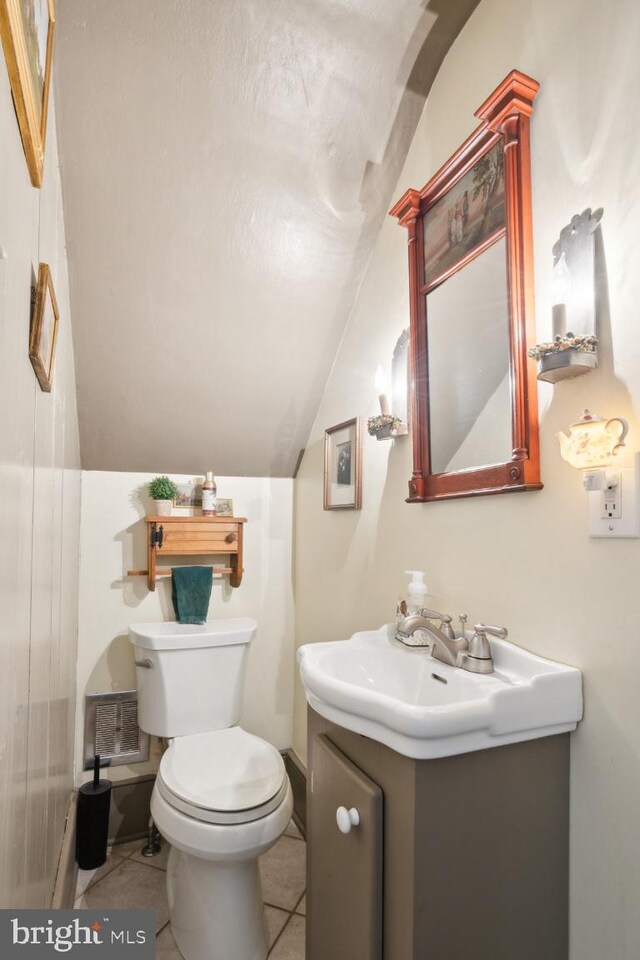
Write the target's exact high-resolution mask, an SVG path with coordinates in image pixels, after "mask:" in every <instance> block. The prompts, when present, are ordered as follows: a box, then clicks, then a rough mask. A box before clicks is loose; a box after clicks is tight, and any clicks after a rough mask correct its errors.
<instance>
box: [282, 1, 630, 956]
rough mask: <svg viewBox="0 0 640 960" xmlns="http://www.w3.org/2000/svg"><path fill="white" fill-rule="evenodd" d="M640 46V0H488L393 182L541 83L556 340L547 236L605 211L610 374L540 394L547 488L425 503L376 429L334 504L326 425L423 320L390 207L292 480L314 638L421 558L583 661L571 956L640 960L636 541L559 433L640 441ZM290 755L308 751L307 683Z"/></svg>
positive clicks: (508, 620) (514, 628)
mask: <svg viewBox="0 0 640 960" xmlns="http://www.w3.org/2000/svg"><path fill="white" fill-rule="evenodd" d="M639 41H640V18H639V17H638V11H637V5H636V3H635V2H634V0H618V2H617V3H615V4H608V5H605V6H603V5H601V4H599V3H596V2H595V0H567V2H564V3H561V4H560V3H557V2H556V0H522V2H520V3H517V4H514V3H513V2H512V0H482V2H481V3H480V6H479V7H478V9H477V10H476V12H475V13H474V14H473V15H472V17H471V19H470V21H469V22H468V24H467V25H466V26H465V28H464V29H463V31H462V33H461V35H460V37H459V38H458V40H457V41H456V43H455V44H454V46H453V48H452V50H451V51H450V53H449V54H448V56H447V58H446V60H445V62H444V64H443V66H442V68H441V70H440V73H439V75H438V77H437V79H436V82H435V84H434V86H433V89H432V92H431V95H430V97H429V99H428V101H427V105H426V108H425V111H424V114H423V116H422V119H421V122H420V124H419V127H418V130H417V133H416V137H415V140H414V143H413V146H412V148H411V151H410V154H409V156H408V159H407V162H406V165H405V168H404V171H403V173H402V176H401V178H400V181H399V183H398V187H397V190H396V196H400V195H401V194H402V192H403V191H404V190H405V189H406V188H407V187H410V186H411V187H418V188H419V187H421V186H422V184H423V183H424V182H425V181H426V179H427V178H428V177H429V176H430V175H431V174H432V173H433V172H434V171H435V170H436V169H437V168H438V166H439V165H440V164H441V163H442V162H443V161H444V160H446V159H447V157H448V156H449V155H450V154H451V153H452V152H453V150H454V149H455V148H456V147H457V146H458V144H459V143H460V142H461V141H462V140H463V138H464V137H465V136H467V134H468V133H470V132H471V130H472V129H473V128H474V125H475V123H474V118H473V111H474V110H475V109H476V108H477V107H478V106H479V104H480V102H481V101H482V99H483V98H484V97H485V96H486V95H488V94H489V93H490V92H491V90H492V89H493V88H494V87H495V85H496V84H497V83H498V82H499V81H500V80H501V79H502V78H503V77H504V76H505V74H506V73H507V72H508V71H509V70H511V69H512V68H514V67H517V68H519V69H521V70H523V71H525V72H526V73H529V74H531V75H532V76H534V77H535V78H536V79H538V80H539V81H540V83H541V84H542V88H541V92H540V94H539V98H538V100H537V103H536V112H535V115H534V119H533V131H532V136H533V190H534V197H533V207H534V234H535V262H536V298H537V318H538V321H537V323H538V334H539V338H540V339H543V338H546V337H548V336H549V335H550V333H551V316H550V296H551V267H552V259H551V246H552V244H553V243H554V241H555V239H556V238H557V235H558V233H559V231H560V229H561V227H562V226H563V225H564V224H565V223H566V222H567V221H568V219H569V218H570V217H571V216H572V215H573V214H574V213H576V212H579V211H581V210H583V209H584V208H585V207H587V206H591V207H598V206H601V205H602V206H604V211H605V213H604V220H603V241H604V252H605V256H606V275H605V276H603V277H602V278H601V289H600V331H599V332H600V336H601V339H602V358H603V362H602V365H601V368H600V369H599V370H598V371H597V372H596V373H593V374H590V375H589V376H587V377H583V378H581V379H578V380H576V381H573V382H567V383H563V384H560V385H559V386H557V387H556V388H555V390H552V389H551V388H549V387H546V388H545V389H544V390H541V391H540V399H541V415H542V427H541V444H542V474H543V479H544V482H545V488H544V490H543V491H542V492H539V493H532V494H518V495H514V496H512V497H510V496H503V497H486V498H481V499H469V500H465V501H461V502H454V501H449V502H444V503H438V504H423V505H418V504H416V505H408V504H406V503H405V502H404V497H405V496H406V490H407V487H406V481H407V479H408V477H409V475H410V472H411V462H410V444H409V441H408V440H398V441H396V442H395V443H394V444H390V443H377V442H376V441H375V440H373V439H370V438H368V437H367V436H365V439H364V487H363V509H362V510H361V511H360V512H344V513H342V512H334V513H324V512H323V510H322V437H323V430H324V428H325V427H327V426H330V425H331V424H334V423H338V422H340V421H341V420H344V419H346V418H348V417H352V416H354V415H356V414H360V415H363V416H365V415H368V414H372V413H373V412H375V410H376V396H375V393H376V392H375V389H374V376H375V371H376V367H377V365H378V364H380V363H381V364H385V363H388V362H389V358H390V357H391V353H392V350H393V345H394V342H395V340H396V338H397V337H398V335H399V333H400V331H401V330H402V328H403V326H405V325H406V322H407V317H408V298H407V265H406V233H405V231H404V230H402V229H401V228H399V227H398V226H397V225H396V224H395V223H394V222H393V221H392V220H391V218H389V219H388V220H387V223H386V225H385V226H384V227H383V230H382V232H381V234H380V237H379V241H378V244H377V247H376V250H375V253H374V255H373V257H372V260H371V263H370V265H369V269H368V272H367V275H366V277H365V280H364V283H363V285H362V288H361V290H360V294H359V297H358V300H357V303H356V306H355V309H354V311H353V313H352V316H351V320H350V323H349V326H348V329H347V332H346V335H345V337H344V340H343V343H342V346H341V349H340V351H339V353H338V356H337V359H336V362H335V365H334V368H333V371H332V374H331V377H330V379H329V382H328V384H327V387H326V391H325V395H324V398H323V401H322V404H321V406H320V409H319V412H318V416H317V419H316V422H315V426H314V428H313V431H312V434H311V437H310V441H309V445H308V448H307V451H306V454H305V457H304V460H303V462H302V466H301V469H300V472H299V475H298V478H297V482H296V509H295V533H296V540H295V557H296V564H295V586H296V639H297V643H298V644H301V643H307V642H314V641H320V640H334V639H339V638H341V637H348V636H349V635H350V634H351V633H352V632H353V631H354V630H356V629H359V628H366V627H374V626H376V625H378V624H380V623H382V622H384V621H387V620H389V619H391V616H392V613H393V610H394V605H395V601H396V598H397V595H398V593H399V592H400V591H401V590H402V588H403V585H404V583H405V577H404V574H403V570H404V569H405V568H412V567H418V568H422V569H426V570H427V571H428V582H429V584H430V588H431V593H432V594H433V595H434V599H433V603H434V605H436V606H439V607H441V608H444V609H445V610H447V611H449V612H451V613H452V614H457V613H458V612H459V611H461V610H463V611H466V612H467V613H469V615H470V618H471V619H472V620H473V619H475V618H482V619H485V620H486V621H488V622H491V623H498V624H506V625H507V626H508V627H509V629H510V634H511V638H512V639H513V641H514V642H516V643H519V644H521V645H522V646H524V647H527V648H529V649H531V650H534V651H536V652H538V653H540V654H542V655H545V656H549V657H551V658H555V659H559V660H563V661H566V662H568V663H571V664H575V665H576V666H578V667H580V668H581V669H582V670H583V672H584V681H585V695H586V699H585V703H586V708H585V709H586V713H585V719H584V722H583V723H582V725H581V726H580V728H579V729H578V731H577V732H576V734H575V735H574V737H573V751H572V809H571V816H572V820H571V823H572V826H571V957H572V960H632V958H635V957H637V955H638V948H639V945H640V912H639V911H638V909H637V904H638V900H639V898H640V872H639V869H638V863H639V862H640V856H639V854H640V850H639V847H640V831H639V829H638V810H639V809H640V707H639V704H640V697H639V689H640V668H639V666H638V641H639V639H640V636H639V633H640V630H639V625H638V604H637V597H638V584H639V582H640V581H639V577H640V542H639V541H627V542H625V541H622V540H613V541H605V542H598V541H594V540H590V539H589V538H588V536H587V532H586V511H587V503H586V497H585V494H584V493H583V492H582V489H581V485H580V478H579V476H578V474H577V472H576V471H574V470H573V469H572V468H570V467H569V466H568V465H567V464H565V463H564V462H563V461H562V460H561V459H560V455H559V452H558V444H557V441H556V440H555V439H554V433H555V432H556V431H557V430H559V429H561V428H565V427H566V426H567V425H568V424H569V423H570V422H571V421H572V420H574V419H575V418H576V417H577V416H578V415H579V414H580V412H581V410H582V408H583V407H584V406H589V407H591V408H593V409H595V410H596V411H600V412H601V413H602V414H604V415H614V414H618V415H622V416H626V417H628V418H629V420H630V423H631V430H630V436H629V442H628V449H629V450H634V449H639V448H640V429H639V426H640V424H639V421H638V416H637V408H638V403H639V402H640V326H639V324H638V317H637V313H638V303H639V302H640V272H639V271H638V268H637V232H638V223H640V190H639V188H638V184H637V171H638V160H639V159H640V137H639V133H638V124H637V122H636V118H635V113H633V107H632V106H631V107H630V105H633V103H634V102H635V101H636V98H637V96H638V94H639V93H640V60H638V57H637V49H638V45H639ZM630 111H631V112H630ZM607 291H608V292H607ZM451 373H452V376H454V375H455V367H454V366H452V368H451ZM294 746H295V747H296V749H297V751H298V752H299V753H300V754H301V755H303V756H304V755H305V752H306V751H305V706H304V701H303V697H302V695H301V691H300V687H299V684H298V685H297V690H296V709H295V725H294ZM514 855H517V851H514Z"/></svg>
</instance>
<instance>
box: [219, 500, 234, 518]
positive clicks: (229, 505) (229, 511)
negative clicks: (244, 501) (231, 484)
mask: <svg viewBox="0 0 640 960" xmlns="http://www.w3.org/2000/svg"><path fill="white" fill-rule="evenodd" d="M217 514H218V516H219V517H232V516H233V500H231V499H229V498H228V497H218V499H217Z"/></svg>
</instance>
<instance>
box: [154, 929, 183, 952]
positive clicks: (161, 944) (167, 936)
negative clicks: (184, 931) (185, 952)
mask: <svg viewBox="0 0 640 960" xmlns="http://www.w3.org/2000/svg"><path fill="white" fill-rule="evenodd" d="M156 960H182V954H181V953H180V951H179V950H178V948H177V946H176V942H175V940H174V939H173V934H172V932H171V925H170V924H167V925H166V927H165V928H164V930H163V931H162V932H161V933H159V934H158V936H157V938H156Z"/></svg>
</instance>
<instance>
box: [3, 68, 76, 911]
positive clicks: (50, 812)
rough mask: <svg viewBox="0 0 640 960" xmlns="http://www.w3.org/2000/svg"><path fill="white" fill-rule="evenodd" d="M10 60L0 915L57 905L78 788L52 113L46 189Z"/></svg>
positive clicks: (67, 413) (64, 345)
mask: <svg viewBox="0 0 640 960" xmlns="http://www.w3.org/2000/svg"><path fill="white" fill-rule="evenodd" d="M0 60H1V61H2V62H1V63H0V537H1V541H2V544H3V549H2V550H1V551H0V906H2V907H10V906H11V907H15V906H28V907H46V906H48V905H49V903H50V900H51V893H52V890H53V881H54V875H55V870H56V867H57V861H58V855H59V852H60V843H61V839H62V830H63V826H64V818H65V814H66V810H67V804H68V800H69V796H70V791H71V788H72V786H73V777H72V771H73V723H74V712H75V668H76V642H77V610H78V535H79V526H80V457H79V450H78V425H77V412H76V397H75V378H74V365H73V348H72V342H71V323H70V313H69V292H68V279H67V258H66V249H65V232H64V220H63V214H62V199H61V192H60V177H59V170H58V155H57V144H56V128H55V109H54V105H53V103H52V104H51V108H50V113H49V132H48V137H47V153H46V164H45V174H44V186H43V188H42V190H35V189H34V188H33V187H32V186H31V184H30V181H29V176H28V173H27V165H26V161H25V158H24V154H23V151H22V143H21V141H20V135H19V132H18V125H17V123H16V117H15V113H14V109H13V102H12V100H11V90H10V87H9V81H8V77H7V71H6V69H5V66H4V59H3V58H2V56H1V55H0ZM39 260H42V261H44V262H47V263H49V265H50V266H51V271H52V275H53V283H54V287H55V290H56V294H57V299H58V305H59V307H60V331H59V337H58V348H57V354H56V363H55V375H54V383H53V391H52V393H51V394H46V393H42V391H41V390H40V387H39V386H38V383H37V381H36V378H35V376H34V373H33V369H32V367H31V364H30V362H29V356H28V344H29V312H30V295H31V281H32V271H33V273H34V274H35V273H37V270H38V262H39Z"/></svg>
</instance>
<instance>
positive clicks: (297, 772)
mask: <svg viewBox="0 0 640 960" xmlns="http://www.w3.org/2000/svg"><path fill="white" fill-rule="evenodd" d="M282 756H283V758H284V765H285V769H286V771H287V774H288V776H289V780H290V781H291V789H292V790H293V822H294V823H295V825H296V827H297V828H298V830H299V831H300V833H301V834H302V835H303V837H305V836H306V835H307V768H306V767H305V765H304V763H303V762H302V760H301V759H300V757H299V756H298V754H297V753H296V752H295V750H291V749H289V750H284V751H283V753H282Z"/></svg>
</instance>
